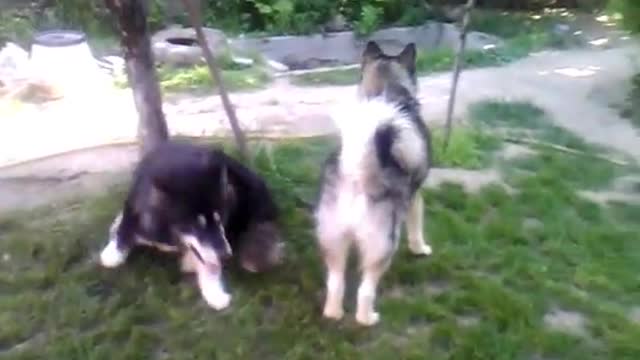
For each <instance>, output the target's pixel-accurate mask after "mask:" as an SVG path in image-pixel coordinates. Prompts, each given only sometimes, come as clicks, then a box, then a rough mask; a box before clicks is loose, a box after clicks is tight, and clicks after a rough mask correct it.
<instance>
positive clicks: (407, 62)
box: [396, 43, 416, 72]
mask: <svg viewBox="0 0 640 360" xmlns="http://www.w3.org/2000/svg"><path fill="white" fill-rule="evenodd" d="M396 59H397V60H398V62H399V63H400V64H402V66H404V67H405V68H406V69H407V70H409V71H410V72H413V71H415V68H416V44H415V43H409V44H407V46H405V47H404V49H402V51H401V52H400V54H398V56H396Z"/></svg>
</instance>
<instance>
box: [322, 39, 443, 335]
mask: <svg viewBox="0 0 640 360" xmlns="http://www.w3.org/2000/svg"><path fill="white" fill-rule="evenodd" d="M415 59H416V50H415V45H414V44H409V45H407V46H406V47H405V48H404V50H402V52H401V53H400V54H398V55H395V56H391V55H387V54H385V53H384V52H383V51H382V50H381V49H380V47H378V45H377V44H376V43H375V42H369V43H368V44H367V46H366V49H365V51H364V53H363V61H362V68H361V72H362V79H361V82H360V86H359V91H358V96H357V97H356V98H355V99H354V101H353V102H352V103H350V104H347V105H345V106H344V107H342V108H341V109H339V111H337V112H336V113H335V114H334V116H333V119H334V121H335V123H336V125H337V127H338V129H339V130H340V138H341V144H340V149H339V150H338V151H336V152H335V153H334V154H333V155H332V156H330V157H329V159H328V160H327V162H326V164H325V167H324V170H323V174H322V183H321V187H320V196H319V200H318V204H317V206H316V208H315V211H314V217H315V221H316V235H317V240H318V244H319V247H320V250H321V251H322V256H323V258H324V262H325V265H326V267H327V278H326V287H327V295H326V301H325V305H324V316H325V317H328V318H333V319H340V318H342V316H343V314H344V310H343V297H344V290H345V289H344V288H345V280H344V279H345V270H346V264H347V257H348V254H349V250H350V248H351V246H352V245H355V246H356V248H357V249H358V252H359V255H360V266H361V270H362V280H361V283H360V286H359V288H358V295H357V310H356V321H357V322H358V323H360V324H362V325H373V324H376V323H377V322H378V321H379V315H378V313H377V312H376V311H375V306H374V304H375V298H376V291H377V287H378V283H379V281H380V278H381V277H382V275H383V274H384V273H385V272H386V270H387V269H388V267H389V265H390V264H391V260H392V257H393V254H394V253H395V250H396V249H397V247H398V242H399V238H400V226H401V224H402V223H403V222H406V225H407V238H408V243H409V249H410V250H411V251H412V252H413V253H414V254H420V255H428V254H430V253H431V248H430V247H429V245H427V244H426V243H425V240H424V235H423V224H422V219H423V212H424V210H423V203H422V197H421V196H420V194H419V191H418V190H419V188H420V186H421V185H422V183H423V182H424V180H425V179H426V177H427V174H428V172H429V168H430V162H431V145H430V136H429V131H428V128H427V127H426V125H425V123H424V122H423V120H422V117H421V115H420V104H419V103H418V101H417V99H416V97H415V94H416V91H417V81H416V72H415Z"/></svg>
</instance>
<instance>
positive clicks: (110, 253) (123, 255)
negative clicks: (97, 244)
mask: <svg viewBox="0 0 640 360" xmlns="http://www.w3.org/2000/svg"><path fill="white" fill-rule="evenodd" d="M127 255H128V253H127V252H126V251H122V250H120V249H118V242H117V241H116V240H115V239H111V240H109V243H108V244H107V246H105V248H104V249H103V250H102V252H101V253H100V263H101V264H102V266H104V267H106V268H115V267H118V266H120V265H122V264H123V263H124V262H125V260H127Z"/></svg>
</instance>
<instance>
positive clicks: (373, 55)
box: [362, 40, 383, 63]
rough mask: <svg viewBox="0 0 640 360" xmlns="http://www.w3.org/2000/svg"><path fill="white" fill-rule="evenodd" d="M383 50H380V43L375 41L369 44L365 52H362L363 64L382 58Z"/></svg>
mask: <svg viewBox="0 0 640 360" xmlns="http://www.w3.org/2000/svg"><path fill="white" fill-rule="evenodd" d="M382 54H383V52H382V49H380V46H378V43H376V42H375V41H373V40H370V41H369V42H367V45H366V46H365V48H364V51H363V52H362V62H363V63H367V62H369V61H373V60H375V59H377V58H379V57H380V55H382Z"/></svg>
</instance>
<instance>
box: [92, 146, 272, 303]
mask: <svg viewBox="0 0 640 360" xmlns="http://www.w3.org/2000/svg"><path fill="white" fill-rule="evenodd" d="M277 216H278V209H277V207H276V205H275V203H274V201H273V199H272V196H271V193H270V191H269V189H268V188H267V185H266V184H265V182H264V181H263V180H262V179H261V178H260V177H259V176H258V175H257V174H255V173H254V172H252V171H251V170H249V169H248V168H246V167H245V166H243V165H242V164H240V163H239V162H237V161H236V160H234V159H233V158H231V157H229V156H227V155H226V154H225V153H224V152H222V151H221V150H218V149H215V148H208V147H203V146H197V145H191V144H186V143H179V142H167V143H165V144H162V145H160V146H158V147H157V148H156V149H154V150H152V151H150V152H149V153H148V154H147V155H145V156H144V157H143V158H142V160H141V161H140V163H139V164H138V166H137V168H136V169H135V171H134V174H133V180H132V184H131V187H130V189H129V193H128V195H127V198H126V200H125V202H124V207H123V209H122V211H121V212H120V214H118V216H117V217H116V219H115V220H114V222H113V224H112V225H111V229H110V233H109V242H108V244H107V245H106V247H105V248H104V249H103V250H102V252H101V254H100V262H101V264H102V265H103V266H104V267H108V268H113V267H117V266H119V265H121V264H123V263H124V262H125V260H126V258H127V256H128V254H129V253H130V251H131V250H132V249H133V248H134V247H136V246H151V247H154V248H156V249H159V250H161V251H165V252H174V253H178V254H179V255H180V256H181V269H182V271H184V272H188V273H193V272H195V273H196V275H197V279H198V286H199V287H200V291H201V293H202V296H203V297H204V299H205V301H206V302H207V303H208V304H209V305H210V306H211V307H213V308H214V309H217V310H220V309H224V308H226V307H227V306H228V305H229V304H230V301H231V296H230V295H229V294H228V293H227V291H225V289H224V286H223V282H222V266H223V263H224V262H225V260H228V259H230V258H231V257H232V255H233V254H234V253H236V252H238V253H239V262H240V264H241V266H242V267H243V268H244V269H246V270H247V271H251V272H258V271H263V270H266V269H268V268H270V267H272V266H275V265H277V264H279V263H280V262H281V261H282V256H283V242H282V241H281V238H280V235H279V234H280V233H279V229H278V226H277V224H276V221H277Z"/></svg>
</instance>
